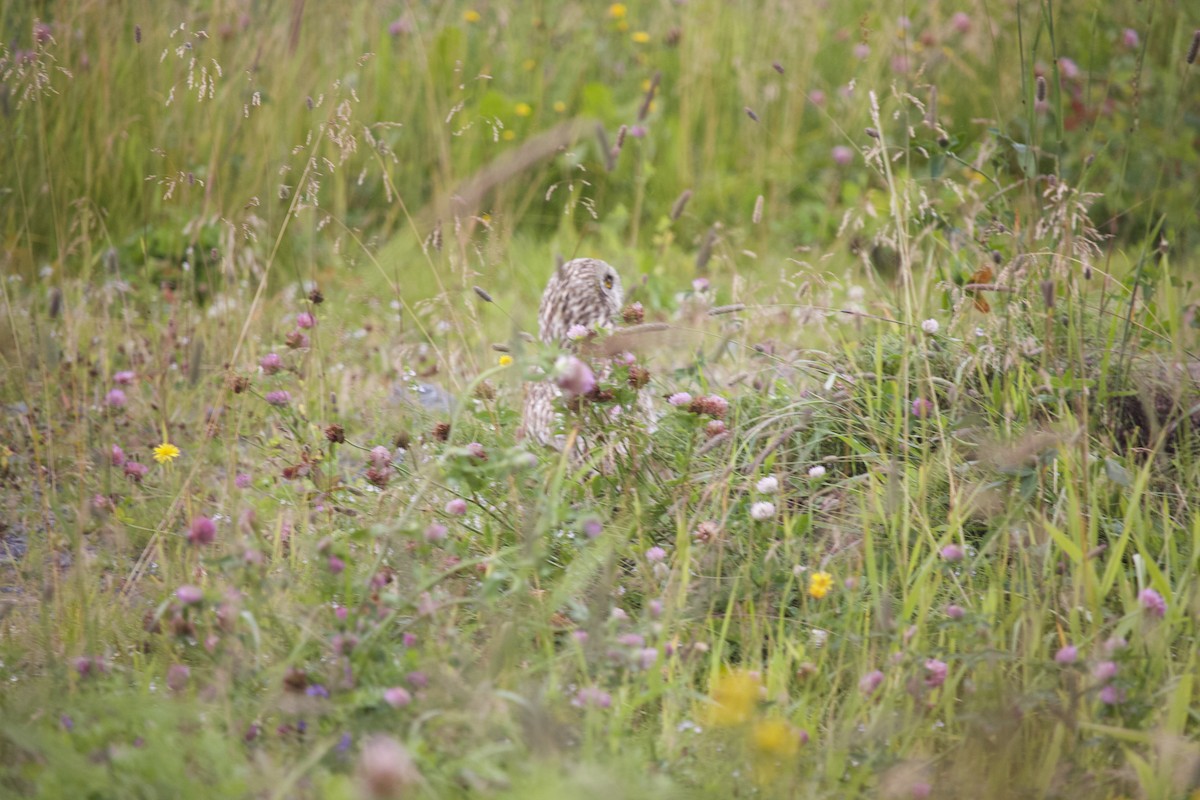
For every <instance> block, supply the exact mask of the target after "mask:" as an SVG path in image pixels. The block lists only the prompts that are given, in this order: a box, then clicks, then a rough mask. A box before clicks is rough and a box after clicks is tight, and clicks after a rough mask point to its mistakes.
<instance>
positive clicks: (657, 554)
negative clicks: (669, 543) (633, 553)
mask: <svg viewBox="0 0 1200 800" xmlns="http://www.w3.org/2000/svg"><path fill="white" fill-rule="evenodd" d="M666 557H667V551H666V550H664V549H662V548H661V547H657V546H655V547H651V548H650V549H649V550H647V551H646V560H647V561H649V562H650V563H651V564H657V563H658V562H660V561H662V560H663V559H665V558H666Z"/></svg>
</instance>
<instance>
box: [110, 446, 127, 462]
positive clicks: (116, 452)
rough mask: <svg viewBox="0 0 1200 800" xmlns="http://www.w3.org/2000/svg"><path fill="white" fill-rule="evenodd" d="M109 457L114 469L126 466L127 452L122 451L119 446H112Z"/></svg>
mask: <svg viewBox="0 0 1200 800" xmlns="http://www.w3.org/2000/svg"><path fill="white" fill-rule="evenodd" d="M108 457H109V460H110V461H112V465H113V466H114V467H120V466H124V464H125V451H124V450H122V449H121V446H120V445H119V444H114V445H113V446H112V448H111V449H110V450H109V451H108Z"/></svg>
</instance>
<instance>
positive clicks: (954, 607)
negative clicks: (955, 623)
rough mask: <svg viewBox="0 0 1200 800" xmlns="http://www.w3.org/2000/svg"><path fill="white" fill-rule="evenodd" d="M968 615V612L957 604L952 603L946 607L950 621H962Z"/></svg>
mask: <svg viewBox="0 0 1200 800" xmlns="http://www.w3.org/2000/svg"><path fill="white" fill-rule="evenodd" d="M966 615H967V612H966V610H965V609H964V608H963V607H962V606H960V605H958V604H956V603H951V604H950V605H948V606H946V616H947V617H949V618H950V619H962V618H963V617H965V616H966Z"/></svg>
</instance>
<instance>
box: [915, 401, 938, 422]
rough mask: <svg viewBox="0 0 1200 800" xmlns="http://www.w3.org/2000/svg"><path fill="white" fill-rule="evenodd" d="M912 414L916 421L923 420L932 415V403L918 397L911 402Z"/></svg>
mask: <svg viewBox="0 0 1200 800" xmlns="http://www.w3.org/2000/svg"><path fill="white" fill-rule="evenodd" d="M912 413H913V416H914V417H916V418H917V419H925V418H926V417H928V416H929V415H930V414H932V413H933V403H931V402H929V401H928V400H926V399H925V398H924V397H918V398H917V399H916V400H913V401H912Z"/></svg>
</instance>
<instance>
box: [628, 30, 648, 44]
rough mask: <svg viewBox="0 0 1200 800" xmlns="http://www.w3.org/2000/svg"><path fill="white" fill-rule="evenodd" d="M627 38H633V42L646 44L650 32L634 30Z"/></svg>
mask: <svg viewBox="0 0 1200 800" xmlns="http://www.w3.org/2000/svg"><path fill="white" fill-rule="evenodd" d="M629 38H630V39H633V41H634V43H635V44H648V43H649V42H650V34H648V33H646V32H645V31H635V32H634V34H633V35H632V36H630V37H629Z"/></svg>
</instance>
